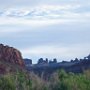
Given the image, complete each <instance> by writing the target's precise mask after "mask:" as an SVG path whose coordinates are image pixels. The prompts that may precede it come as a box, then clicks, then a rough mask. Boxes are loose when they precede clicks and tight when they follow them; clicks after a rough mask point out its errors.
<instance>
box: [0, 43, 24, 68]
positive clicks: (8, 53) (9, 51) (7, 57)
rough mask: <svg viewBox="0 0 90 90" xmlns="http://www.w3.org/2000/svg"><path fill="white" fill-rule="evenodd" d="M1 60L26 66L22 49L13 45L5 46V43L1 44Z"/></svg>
mask: <svg viewBox="0 0 90 90" xmlns="http://www.w3.org/2000/svg"><path fill="white" fill-rule="evenodd" d="M0 61H5V62H9V63H12V64H17V65H19V66H21V67H23V66H24V62H23V59H22V56H21V53H20V51H18V50H17V49H15V48H13V47H9V46H4V45H3V44H0Z"/></svg>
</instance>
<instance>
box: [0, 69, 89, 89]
mask: <svg viewBox="0 0 90 90" xmlns="http://www.w3.org/2000/svg"><path fill="white" fill-rule="evenodd" d="M0 90H90V71H89V70H88V71H85V72H84V73H83V74H74V73H66V72H65V71H63V70H61V71H58V72H56V73H54V74H53V75H52V76H51V77H50V78H49V79H48V80H44V79H43V76H42V77H41V78H40V77H38V76H37V75H35V74H34V73H30V74H26V73H22V72H17V73H15V74H7V75H4V76H0Z"/></svg>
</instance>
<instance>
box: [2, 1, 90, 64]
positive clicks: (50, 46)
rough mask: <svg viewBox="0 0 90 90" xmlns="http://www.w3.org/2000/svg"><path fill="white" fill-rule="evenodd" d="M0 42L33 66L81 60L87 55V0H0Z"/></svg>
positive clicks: (89, 42)
mask: <svg viewBox="0 0 90 90" xmlns="http://www.w3.org/2000/svg"><path fill="white" fill-rule="evenodd" d="M0 43H3V44H5V45H10V46H13V47H15V48H17V49H19V50H20V51H21V52H22V56H23V57H24V58H31V59H33V62H34V63H35V62H36V61H37V59H38V58H40V57H42V58H49V59H52V58H57V59H58V61H62V60H70V59H74V58H75V57H78V58H83V57H84V56H86V55H88V54H89V53H90V0H0Z"/></svg>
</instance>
